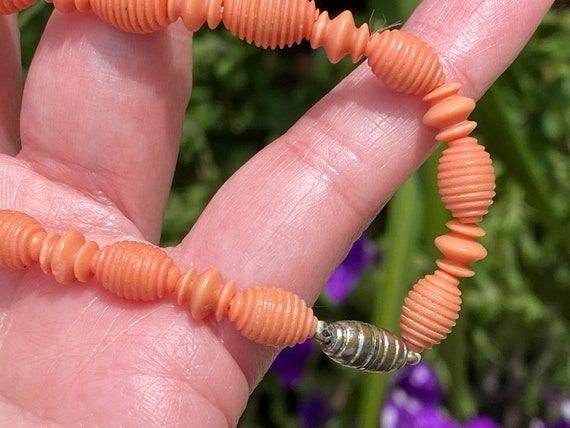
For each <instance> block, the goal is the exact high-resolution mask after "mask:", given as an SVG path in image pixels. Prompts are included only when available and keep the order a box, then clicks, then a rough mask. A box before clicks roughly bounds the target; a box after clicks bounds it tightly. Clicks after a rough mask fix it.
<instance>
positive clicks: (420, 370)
mask: <svg viewBox="0 0 570 428" xmlns="http://www.w3.org/2000/svg"><path fill="white" fill-rule="evenodd" d="M443 395H444V391H443V388H442V387H441V384H440V382H439V380H438V379H437V376H436V373H435V371H434V370H433V368H432V367H431V366H430V365H429V364H427V363H426V362H424V361H422V362H420V363H419V364H418V365H416V366H408V367H406V368H405V369H404V370H403V371H402V373H401V374H400V375H399V376H398V377H396V378H395V379H394V383H393V384H392V388H391V390H390V393H389V395H388V399H387V401H386V405H385V406H384V409H383V411H382V418H381V424H380V426H382V427H385V428H408V427H413V428H460V427H462V425H461V424H460V423H459V422H457V421H456V420H455V419H453V418H452V417H450V416H449V415H448V414H447V413H446V412H445V411H444V409H443V408H442V407H441V405H440V403H441V399H442V398H443ZM464 428H500V425H499V424H497V423H496V422H495V421H493V420H492V419H489V418H485V417H477V418H475V419H472V420H471V421H470V422H469V423H467V424H466V425H465V426H464Z"/></svg>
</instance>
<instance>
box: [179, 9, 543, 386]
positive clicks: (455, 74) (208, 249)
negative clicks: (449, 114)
mask: <svg viewBox="0 0 570 428" xmlns="http://www.w3.org/2000/svg"><path fill="white" fill-rule="evenodd" d="M550 3H551V2H550V1H543V0H534V1H532V2H527V3H526V4H525V7H524V8H521V7H519V6H518V4H517V2H516V1H514V0H513V1H509V2H505V1H504V0H494V1H486V2H477V5H466V4H465V2H463V1H461V0H456V1H452V2H446V3H445V6H441V2H440V1H438V0H426V1H424V2H423V3H422V7H421V8H420V9H418V11H417V12H416V14H415V15H414V16H413V17H412V19H411V20H410V22H409V24H408V25H407V26H406V29H407V30H408V31H410V32H412V33H415V34H417V35H419V36H420V37H421V38H422V39H424V40H426V41H428V42H429V43H432V42H433V43H435V45H436V46H435V47H436V50H437V52H438V53H439V55H441V57H442V61H443V63H444V65H445V69H446V72H447V73H448V74H449V78H450V79H451V80H456V81H459V82H461V83H463V84H465V85H466V91H467V92H469V94H470V95H473V96H480V95H481V94H482V93H483V92H484V90H485V89H486V87H487V86H488V85H489V83H490V82H491V81H492V80H493V79H495V78H497V77H498V75H499V74H500V73H501V72H502V70H504V69H505V68H506V67H507V66H508V64H510V62H511V61H512V60H513V59H514V57H515V56H516V54H517V53H518V51H519V50H520V48H521V47H522V46H523V45H524V43H525V42H526V40H527V39H528V38H529V37H530V35H531V34H532V32H533V31H534V29H535V27H536V26H537V25H538V22H539V20H540V18H541V17H542V16H543V15H544V13H545V12H546V11H547V9H548V7H549V6H550ZM505 10H508V12H506V13H505ZM499 14H502V17H501V19H497V16H499ZM489 21H493V25H488V23H489ZM432 22H435V23H436V25H430V23H432ZM448 22H451V23H450V24H449V25H447V26H444V29H445V31H442V30H441V29H440V26H442V25H443V24H446V23H448ZM505 34H509V35H512V36H513V37H514V38H515V39H513V40H511V39H510V38H506V37H503V36H504V35H505ZM466 35H477V37H472V38H467V36H466ZM497 52H500V55H498V54H497ZM473 55H476V60H477V61H478V62H479V63H480V64H482V65H480V66H477V67H471V66H472V65H473V61H474V60H473V59H472V56H473ZM425 111H426V106H425V104H423V103H422V102H421V100H420V99H418V98H417V97H410V96H404V95H399V94H396V93H394V92H393V91H391V90H388V89H387V88H386V87H385V86H384V85H383V84H382V83H380V82H378V81H377V80H376V78H375V77H374V76H373V75H372V73H371V72H370V70H369V68H368V66H367V65H363V66H361V67H359V68H358V69H357V70H356V71H355V72H354V73H352V74H351V75H350V76H349V77H348V78H347V79H345V80H344V81H343V82H342V83H341V84H340V85H339V86H338V87H337V88H335V89H334V90H333V91H332V92H331V93H330V94H329V95H327V96H326V97H325V98H324V99H323V100H322V101H321V102H320V103H318V104H317V105H316V106H315V107H314V108H313V109H311V110H310V111H309V112H308V113H307V114H306V115H305V116H304V117H303V118H302V119H301V120H299V122H298V123H297V124H296V125H295V126H293V127H292V128H291V130H290V131H289V132H288V133H287V134H286V135H284V136H283V137H282V138H280V139H279V140H277V141H276V142H275V143H274V144H272V145H270V146H269V147H267V148H266V149H265V150H263V151H262V152H261V153H259V154H258V155H257V156H255V157H254V158H253V159H252V160H251V161H250V162H248V163H247V164H246V165H245V166H244V167H243V168H242V169H240V170H239V171H238V172H237V173H236V174H235V175H234V176H233V177H232V178H231V179H230V180H229V181H228V182H227V183H226V184H225V185H224V186H223V188H222V189H221V190H220V191H219V192H218V193H217V194H216V196H215V197H214V199H213V200H212V202H211V203H210V205H209V206H208V207H207V208H206V210H205V212H204V214H203V215H202V217H201V218H200V219H199V221H198V223H197V224H196V226H195V227H194V228H193V229H192V231H191V232H190V234H189V235H188V236H187V238H186V239H185V240H184V242H183V243H182V244H181V245H180V246H179V247H178V248H177V249H176V250H175V251H174V252H173V253H174V255H175V257H176V258H177V260H179V261H180V264H182V265H184V264H185V265H190V264H193V265H195V266H196V267H197V268H198V269H204V268H206V267H207V266H209V265H212V264H214V265H218V266H219V267H220V268H221V271H222V273H223V275H224V276H225V278H227V279H230V278H231V279H234V280H236V281H237V283H238V287H242V288H243V287H249V286H253V285H259V284H266V285H277V286H280V287H283V288H286V289H289V290H291V291H293V292H295V293H297V294H299V295H300V296H302V297H303V298H305V299H306V300H307V301H308V302H312V301H314V299H315V298H316V296H317V295H318V293H319V292H320V290H321V288H322V286H323V284H324V283H325V281H326V279H327V278H328V276H329V275H330V273H331V272H332V270H333V269H334V267H335V266H336V265H337V264H338V263H339V262H340V261H341V260H342V258H343V257H344V255H345V254H346V252H347V250H348V248H349V247H350V245H351V243H352V242H353V241H354V240H355V238H356V237H357V236H358V235H359V234H360V233H361V231H362V230H363V229H364V228H365V227H366V226H367V225H368V224H369V222H370V221H371V220H372V219H373V218H374V216H375V215H376V214H377V212H378V211H379V210H380V209H381V207H382V206H383V205H384V204H385V202H386V201H387V200H388V199H389V198H390V196H391V195H392V193H393V192H394V191H395V189H397V187H398V186H399V185H400V184H401V183H402V182H403V181H404V180H405V179H406V178H407V177H408V176H409V175H410V174H411V173H412V172H413V171H414V170H415V169H416V168H417V167H418V166H419V165H420V164H421V163H422V162H423V160H424V159H425V158H426V157H427V156H428V155H429V153H430V152H431V151H432V150H433V149H434V148H435V143H434V142H433V137H434V134H435V133H434V131H433V130H429V129H427V128H426V127H424V126H423V125H422V122H421V118H422V116H423V114H424V113H425ZM227 328H228V329H231V328H232V327H231V326H227ZM231 334H232V333H228V337H229V336H230V335H231ZM225 344H226V345H227V346H228V347H229V349H230V350H231V352H232V353H233V355H234V357H235V358H236V360H237V361H238V363H239V364H240V366H241V367H242V369H243V370H244V372H245V374H246V376H247V377H248V379H249V380H250V382H251V384H255V382H256V381H257V380H258V379H259V376H260V374H261V372H262V371H263V368H264V367H267V364H268V363H269V362H268V360H267V359H266V358H267V352H266V353H265V354H260V353H259V349H260V348H259V347H257V348H256V347H255V345H253V344H250V343H245V344H244V341H243V340H242V339H239V338H237V336H236V337H234V338H233V340H230V339H226V340H225ZM247 349H249V350H250V351H249V352H248V351H247Z"/></svg>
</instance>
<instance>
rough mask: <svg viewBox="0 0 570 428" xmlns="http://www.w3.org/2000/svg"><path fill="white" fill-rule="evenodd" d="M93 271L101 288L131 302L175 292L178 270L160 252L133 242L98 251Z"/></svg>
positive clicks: (153, 247)
mask: <svg viewBox="0 0 570 428" xmlns="http://www.w3.org/2000/svg"><path fill="white" fill-rule="evenodd" d="M93 270H94V272H95V277H96V278H97V280H98V281H99V282H100V283H101V284H102V285H103V287H105V288H106V289H107V290H109V291H111V292H112V293H114V294H116V295H117V296H119V297H123V298H125V299H131V300H155V299H158V298H161V297H163V296H164V295H166V294H167V293H169V292H173V291H174V288H175V285H176V282H177V281H178V279H179V278H180V270H179V269H178V268H177V267H176V266H174V262H173V261H172V259H171V258H170V257H168V255H167V254H166V253H165V252H164V251H163V250H161V249H160V248H158V247H155V246H153V245H150V244H145V243H142V242H135V241H121V242H116V243H114V244H112V245H110V246H108V247H105V248H103V249H101V251H100V253H99V256H98V258H97V259H96V261H95V262H94V266H93Z"/></svg>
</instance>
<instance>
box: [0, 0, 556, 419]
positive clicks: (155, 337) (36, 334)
mask: <svg viewBox="0 0 570 428" xmlns="http://www.w3.org/2000/svg"><path fill="white" fill-rule="evenodd" d="M551 4H552V1H550V0H528V1H525V2H523V3H521V2H520V1H518V0H486V1H477V2H475V1H469V2H466V1H462V0H448V1H445V2H442V1H441V0H425V1H424V2H423V3H422V5H421V6H420V7H419V8H418V9H417V10H416V12H415V13H414V15H413V16H412V18H411V19H410V20H409V21H408V23H407V24H406V25H405V27H404V29H405V30H408V31H410V32H412V33H414V34H416V35H419V36H420V37H421V38H422V39H423V40H425V41H426V42H428V43H429V44H430V45H431V46H433V48H434V49H435V50H436V52H437V53H438V54H439V55H440V56H441V59H442V62H443V65H444V69H445V72H446V75H447V78H448V81H454V82H460V83H462V84H463V90H462V94H464V95H467V96H471V97H474V98H478V97H480V96H481V95H482V94H483V93H484V91H485V90H486V89H487V88H488V87H489V86H490V85H491V84H492V83H493V81H494V80H495V79H496V78H497V77H498V76H499V75H500V74H501V73H502V72H503V71H504V69H505V68H506V67H507V66H508V65H509V64H510V63H511V62H512V61H513V59H514V58H515V57H516V56H517V55H518V53H519V52H520V50H521V49H522V47H523V46H524V45H525V44H526V42H527V41H528V39H529V37H530V36H531V34H532V33H533V31H534V30H535V28H536V27H537V25H538V24H539V22H540V20H541V19H542V17H543V16H544V14H545V13H546V11H547V10H548V8H549V7H550V6H551ZM15 22H16V21H15V16H8V17H5V16H2V17H0V57H1V58H2V60H1V61H0V100H1V104H0V150H1V151H2V153H4V155H0V183H1V186H0V208H2V209H7V208H9V209H16V210H20V211H24V212H27V213H29V214H31V215H32V216H34V217H36V218H37V219H38V220H40V221H41V222H42V224H44V226H45V227H46V228H48V229H49V230H51V231H59V232H61V231H64V230H69V229H78V230H81V231H82V232H83V233H85V234H86V235H87V237H88V238H89V239H92V240H96V241H97V242H99V243H100V244H102V245H105V244H109V243H111V242H114V241H117V240H120V239H134V240H146V241H149V242H152V243H156V242H157V240H158V238H159V235H160V228H161V221H162V215H163V212H164V206H165V201H166V199H167V196H168V192H169V187H170V182H171V178H172V174H173V170H174V166H175V159H176V156H177V152H178V144H179V138H180V132H181V126H182V120H183V114H184V109H185V106H186V104H187V102H188V99H189V96H190V89H191V74H192V73H191V70H192V60H191V38H192V36H191V34H189V33H188V32H187V31H186V30H185V29H184V28H183V27H182V26H180V25H176V26H171V28H169V29H168V30H166V31H162V32H158V33H155V34H152V35H145V36H138V35H129V34H125V33H122V32H120V31H117V30H115V29H113V28H110V27H109V26H107V25H106V24H104V23H102V22H100V21H99V20H98V19H96V18H95V17H93V16H92V15H90V14H87V13H83V14H80V13H74V14H70V15H63V14H60V13H55V14H54V16H53V17H52V19H51V20H50V22H49V24H48V27H47V29H46V31H45V34H44V36H43V39H42V42H41V44H40V46H39V47H38V50H37V52H36V56H35V59H34V63H33V66H32V68H31V70H30V72H29V74H28V76H27V81H26V85H25V88H24V91H23V95H22V93H21V90H20V88H21V69H20V65H19V64H20V63H19V44H18V31H17V28H16V25H15ZM426 107H427V106H426V105H425V104H424V103H422V102H421V100H420V99H419V98H418V97H411V96H402V95H398V94H396V93H394V92H392V91H390V90H388V89H386V88H385V87H384V86H383V85H382V84H381V83H379V82H378V81H377V79H376V78H375V77H374V75H373V74H372V73H371V72H370V70H369V68H368V66H367V65H366V64H364V65H362V66H360V67H359V68H358V69H357V70H356V71H355V72H354V73H352V74H351V75H350V76H349V77H348V78H347V79H346V80H344V81H343V82H342V83H341V84H340V85H339V86H338V87H337V88H335V89H334V90H333V91H332V92H331V93H330V94H328V95H327V96H325V97H324V98H323V100H322V101H321V102H320V103H318V104H317V105H316V106H315V107H314V108H313V109H311V110H310V111H309V112H308V113H307V114H306V115H305V116H304V117H302V118H301V119H300V120H299V121H298V122H297V124H296V125H294V126H293V127H292V128H291V129H290V131H289V132H287V134H285V135H284V136H282V137H281V138H279V139H278V140H276V141H275V142H274V143H273V144H271V145H270V146H269V147H267V148H266V149H265V150H263V151H262V152H260V153H259V154H258V155H257V156H255V157H254V158H253V159H252V160H251V161H250V162H248V163H247V164H246V165H244V166H243V167H242V168H241V169H240V170H239V171H238V172H237V173H236V174H235V175H234V176H233V177H232V178H231V179H230V180H229V181H228V182H227V183H226V184H225V185H224V186H223V187H222V188H221V189H220V191H219V192H218V193H217V194H216V196H215V197H214V199H213V200H212V201H211V203H210V205H209V206H208V208H207V209H206V211H205V212H204V213H203V215H202V216H201V218H200V220H199V221H198V223H197V224H196V226H195V227H194V228H193V229H192V230H191V231H190V233H189V234H188V236H187V237H186V238H185V239H184V240H183V241H182V243H181V244H180V245H178V246H177V247H176V248H170V249H168V252H169V254H170V255H171V256H172V257H173V259H174V260H175V261H176V263H177V264H178V265H179V266H180V267H181V268H182V269H187V268H189V267H190V266H195V267H196V268H197V269H198V270H203V269H205V268H207V267H209V266H211V265H216V266H218V267H219V268H220V269H221V271H222V275H223V276H224V278H226V279H230V278H231V279H234V280H235V281H236V282H237V284H238V287H240V288H243V287H248V286H253V285H260V284H264V285H276V286H280V287H283V288H286V289H289V290H291V291H293V292H295V293H297V294H299V295H300V296H301V297H303V298H304V299H305V300H306V301H307V302H309V303H312V302H314V300H315V298H316V297H317V295H318V294H319V292H320V291H321V287H322V285H323V284H324V283H325V281H326V279H327V278H328V276H329V275H330V273H331V272H332V270H333V269H334V267H335V266H336V265H337V264H338V263H339V262H340V261H341V260H342V258H343V256H344V254H345V253H346V251H347V250H348V248H349V247H350V245H351V243H352V242H353V241H354V240H355V239H356V238H357V237H358V236H359V234H360V233H361V232H362V230H363V229H364V228H365V227H366V226H367V225H368V224H369V223H370V221H371V220H372V219H373V218H374V216H375V215H376V214H377V213H378V211H379V210H380V209H381V208H382V207H383V205H384V204H385V203H386V201H387V200H388V199H389V198H390V195H391V194H392V193H393V192H394V191H395V189H397V188H398V186H399V185H400V184H401V183H402V182H403V181H404V180H405V179H406V178H407V177H408V176H409V175H410V174H411V173H412V172H413V171H414V170H415V169H417V168H418V166H419V165H420V164H421V163H422V161H423V160H424V159H425V158H426V157H427V156H428V155H429V153H430V152H431V151H432V150H433V149H434V148H435V146H436V143H434V140H433V137H434V135H435V132H434V131H433V130H431V129H428V128H427V127H425V126H423V125H422V124H421V117H422V115H423V114H424V113H425V111H426ZM228 144H231V142H228ZM490 256H491V257H492V255H490ZM0 281H1V284H2V286H1V287H0V367H2V370H1V371H0V419H1V420H2V421H3V423H5V424H6V425H7V426H59V425H62V426H69V425H79V424H83V425H84V426H96V425H106V424H109V423H112V424H113V425H115V426H117V425H122V426H166V425H170V426H187V425H188V423H190V422H191V425H192V426H196V427H210V428H214V427H225V426H235V425H236V424H237V421H238V420H239V417H240V415H241V414H242V412H243V410H244V408H245V406H246V405H247V400H248V396H249V394H250V392H251V391H252V389H253V388H254V387H255V385H256V384H257V383H258V382H259V381H260V379H261V378H262V376H263V374H264V373H265V371H266V370H267V369H268V367H269V365H270V363H271V361H272V358H273V357H274V356H275V354H276V352H277V351H276V350H274V349H270V348H266V347H262V346H259V345H255V344H253V343H251V342H249V341H247V340H245V339H242V338H241V337H240V336H239V334H238V333H236V331H235V330H234V328H233V326H232V325H231V324H230V323H229V322H222V323H219V324H218V323H216V322H215V321H214V320H211V319H209V320H207V321H205V322H195V321H193V320H192V319H191V318H190V316H189V314H188V311H186V310H184V309H183V308H180V307H179V306H177V305H176V304H175V303H174V302H173V301H172V300H168V301H165V302H159V303H156V304H155V303H136V302H127V301H125V300H121V299H119V298H116V297H114V296H112V295H110V294H109V293H108V292H107V291H105V290H104V289H102V288H101V287H99V286H98V284H96V283H95V282H90V283H88V284H79V285H75V286H62V285H59V284H57V283H56V282H55V281H53V279H52V278H50V277H49V276H46V275H44V274H43V273H42V272H41V271H39V269H35V268H34V269H29V270H27V271H26V272H7V271H2V272H0ZM410 286H411V284H410Z"/></svg>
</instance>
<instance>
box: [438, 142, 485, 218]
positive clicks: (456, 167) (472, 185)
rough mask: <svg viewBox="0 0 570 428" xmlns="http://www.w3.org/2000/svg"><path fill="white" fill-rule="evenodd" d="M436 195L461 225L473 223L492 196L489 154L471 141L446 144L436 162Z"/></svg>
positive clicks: (482, 214) (483, 211) (483, 212)
mask: <svg viewBox="0 0 570 428" xmlns="http://www.w3.org/2000/svg"><path fill="white" fill-rule="evenodd" d="M437 180H438V186H439V193H440V195H441V199H442V201H443V203H444V204H445V207H446V208H447V209H448V210H450V211H451V214H452V215H453V217H455V218H457V219H459V220H460V221H461V222H462V223H477V222H479V221H481V220H482V218H483V216H484V215H485V214H487V212H488V209H489V206H490V205H491V204H492V203H493V197H494V196H495V192H494V189H495V173H494V169H493V165H492V161H491V157H490V156H489V153H487V152H486V151H485V148H484V147H483V146H481V145H479V144H478V143H477V140H476V139H475V138H472V137H465V138H460V139H458V140H454V141H450V142H449V147H448V148H447V149H445V150H444V151H443V153H442V156H441V158H440V159H439V166H438V174H437Z"/></svg>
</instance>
